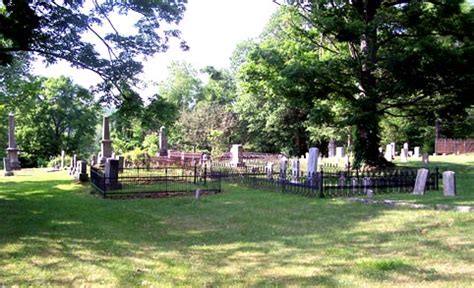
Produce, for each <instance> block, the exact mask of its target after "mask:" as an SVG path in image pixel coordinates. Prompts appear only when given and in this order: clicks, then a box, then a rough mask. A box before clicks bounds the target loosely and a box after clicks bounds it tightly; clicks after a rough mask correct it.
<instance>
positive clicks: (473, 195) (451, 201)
mask: <svg viewBox="0 0 474 288" xmlns="http://www.w3.org/2000/svg"><path fill="white" fill-rule="evenodd" d="M420 159H421V158H420ZM397 165H402V166H410V167H419V168H422V167H423V166H422V164H421V160H412V161H410V162H408V163H400V162H397ZM429 167H430V169H434V168H435V167H438V168H439V170H440V172H442V171H446V170H451V171H454V172H456V186H457V193H458V196H456V197H445V196H444V195H443V180H442V179H439V184H440V185H439V186H440V188H439V191H428V192H426V194H425V195H424V196H417V195H411V194H385V195H377V196H375V199H392V200H403V201H406V202H412V203H419V204H430V205H436V204H448V205H469V206H474V154H468V155H447V156H430V164H429Z"/></svg>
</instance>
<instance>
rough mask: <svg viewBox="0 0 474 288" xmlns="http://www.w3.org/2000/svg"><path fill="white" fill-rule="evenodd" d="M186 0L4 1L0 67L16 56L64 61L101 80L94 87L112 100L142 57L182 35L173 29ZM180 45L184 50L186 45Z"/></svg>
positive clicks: (0, 18)
mask: <svg viewBox="0 0 474 288" xmlns="http://www.w3.org/2000/svg"><path fill="white" fill-rule="evenodd" d="M186 2H187V1H186V0H166V1H165V0H158V1H140V0H131V1H98V0H92V1H86V0H67V1H66V0H64V1H55V0H37V1H28V0H15V1H10V0H4V1H3V4H0V65H4V64H6V63H11V61H13V59H14V57H15V56H16V53H17V52H27V53H32V54H34V55H41V56H43V57H44V59H45V60H46V61H47V63H49V64H51V63H55V62H57V61H58V60H60V59H63V60H66V61H68V62H69V63H70V64H71V65H72V66H73V67H76V68H82V69H88V70H91V71H93V72H95V73H97V74H98V75H100V76H101V77H102V78H103V79H104V82H103V83H102V84H101V85H99V87H98V88H101V91H105V92H107V93H105V94H104V95H105V96H109V97H110V96H111V95H112V92H113V91H117V90H118V91H120V92H122V88H123V87H124V85H127V86H128V85H131V84H132V85H133V84H136V83H137V82H138V81H139V77H138V75H139V74H140V72H142V68H143V67H142V64H141V61H142V60H143V57H148V56H152V55H154V54H156V53H158V52H162V51H166V49H167V48H168V45H169V40H170V39H171V38H179V37H180V32H179V31H178V30H177V29H176V25H177V24H178V23H179V22H180V20H181V19H182V17H183V13H184V10H185V4H186ZM122 22H130V24H133V28H129V29H127V28H123V26H121V25H120V24H122ZM163 27H166V28H163ZM181 46H182V48H183V49H187V46H186V43H185V42H181ZM122 96H126V94H124V95H122ZM105 100H117V98H115V97H114V98H105Z"/></svg>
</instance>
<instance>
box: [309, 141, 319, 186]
mask: <svg viewBox="0 0 474 288" xmlns="http://www.w3.org/2000/svg"><path fill="white" fill-rule="evenodd" d="M318 157H319V149H318V148H316V147H311V148H309V157H308V175H307V177H308V183H309V184H310V185H316V184H317V182H318V181H317V180H318V179H319V177H318Z"/></svg>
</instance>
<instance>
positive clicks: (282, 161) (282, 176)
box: [280, 156, 288, 180]
mask: <svg viewBox="0 0 474 288" xmlns="http://www.w3.org/2000/svg"><path fill="white" fill-rule="evenodd" d="M287 167H288V159H287V158H286V157H285V156H283V157H281V159H280V180H286V170H287Z"/></svg>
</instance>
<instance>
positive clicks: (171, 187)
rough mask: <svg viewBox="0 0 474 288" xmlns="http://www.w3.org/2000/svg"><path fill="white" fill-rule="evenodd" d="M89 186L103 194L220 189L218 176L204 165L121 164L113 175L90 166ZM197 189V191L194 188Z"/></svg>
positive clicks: (141, 194) (156, 194)
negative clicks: (116, 173)
mask: <svg viewBox="0 0 474 288" xmlns="http://www.w3.org/2000/svg"><path fill="white" fill-rule="evenodd" d="M90 174H91V185H92V190H93V192H95V193H98V194H100V195H102V196H103V197H104V198H135V197H152V198H156V197H165V196H178V195H194V194H195V193H200V195H204V194H209V193H219V192H221V178H220V177H215V176H213V175H211V174H210V173H208V171H207V168H206V167H198V166H197V165H195V166H190V167H160V168H140V167H136V168H123V169H121V171H120V173H119V174H118V176H116V177H110V176H107V175H106V174H105V171H104V170H103V169H99V168H97V167H91V168H90ZM197 190H199V192H196V191H197Z"/></svg>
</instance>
